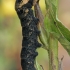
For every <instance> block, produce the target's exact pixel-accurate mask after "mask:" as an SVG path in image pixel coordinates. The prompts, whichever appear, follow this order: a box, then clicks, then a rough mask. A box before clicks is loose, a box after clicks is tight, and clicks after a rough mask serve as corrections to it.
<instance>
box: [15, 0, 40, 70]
mask: <svg viewBox="0 0 70 70" xmlns="http://www.w3.org/2000/svg"><path fill="white" fill-rule="evenodd" d="M22 2H23V0H16V3H15V10H16V12H17V15H18V17H19V19H20V22H21V26H22V36H23V39H22V49H21V67H22V70H36V69H35V66H34V61H35V58H36V56H37V55H38V52H36V49H37V48H39V47H41V44H40V43H39V42H38V36H39V34H40V31H39V30H38V28H37V24H38V22H39V19H38V18H36V17H35V16H34V13H33V10H32V9H31V8H32V6H33V0H29V1H28V2H27V3H26V4H23V3H22ZM22 4H23V5H22Z"/></svg>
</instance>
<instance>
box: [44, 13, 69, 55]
mask: <svg viewBox="0 0 70 70" xmlns="http://www.w3.org/2000/svg"><path fill="white" fill-rule="evenodd" d="M44 24H45V29H46V30H47V32H48V34H50V33H52V34H53V35H54V37H56V38H57V39H58V41H59V42H60V43H61V44H62V45H63V47H64V48H65V49H66V51H67V52H68V54H69V55H70V42H69V41H68V40H67V39H66V38H65V37H64V36H63V35H62V33H61V32H60V30H59V29H58V27H57V26H56V23H55V22H54V20H53V18H52V16H51V15H50V16H48V14H47V16H46V17H45V19H44Z"/></svg>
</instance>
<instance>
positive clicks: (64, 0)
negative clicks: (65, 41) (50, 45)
mask: <svg viewBox="0 0 70 70" xmlns="http://www.w3.org/2000/svg"><path fill="white" fill-rule="evenodd" d="M14 6H15V0H0V70H22V69H21V63H20V52H21V48H22V32H21V25H20V20H19V19H18V17H17V14H16V12H15V9H14ZM40 6H41V9H42V12H43V13H45V14H46V10H45V4H44V0H40ZM45 14H44V16H45ZM58 16H59V19H60V20H61V21H62V22H63V24H64V25H66V26H67V27H68V28H69V29H70V0H59V15H58ZM38 52H39V56H38V57H37V60H38V62H39V64H40V65H42V66H43V67H44V70H48V55H47V51H45V50H44V49H42V48H40V49H38ZM63 56H64V60H63V63H62V67H63V70H70V57H69V55H68V54H67V52H66V51H65V50H64V49H63V47H62V46H61V45H60V44H59V59H61V58H62V57H63Z"/></svg>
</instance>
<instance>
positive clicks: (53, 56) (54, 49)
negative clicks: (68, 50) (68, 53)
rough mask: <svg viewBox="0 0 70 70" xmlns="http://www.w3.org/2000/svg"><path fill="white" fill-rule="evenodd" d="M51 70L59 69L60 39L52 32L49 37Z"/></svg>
mask: <svg viewBox="0 0 70 70" xmlns="http://www.w3.org/2000/svg"><path fill="white" fill-rule="evenodd" d="M48 53H49V70H58V66H59V65H58V41H57V40H56V38H55V37H54V36H53V35H52V34H50V39H49V52H48Z"/></svg>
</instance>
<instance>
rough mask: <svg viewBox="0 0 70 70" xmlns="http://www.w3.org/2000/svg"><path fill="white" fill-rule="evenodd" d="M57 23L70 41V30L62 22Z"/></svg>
mask: <svg viewBox="0 0 70 70" xmlns="http://www.w3.org/2000/svg"><path fill="white" fill-rule="evenodd" d="M56 24H57V26H58V29H59V30H60V32H61V33H62V34H63V36H64V37H65V38H66V39H67V40H68V41H69V42H70V31H69V30H68V29H67V28H66V27H65V26H64V25H63V24H62V23H61V22H58V21H57V22H56Z"/></svg>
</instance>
